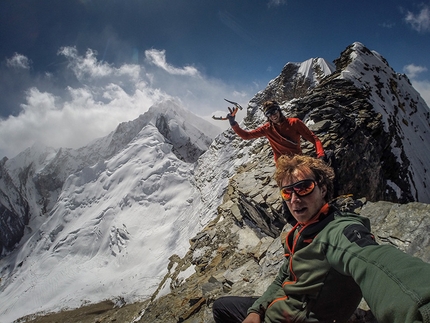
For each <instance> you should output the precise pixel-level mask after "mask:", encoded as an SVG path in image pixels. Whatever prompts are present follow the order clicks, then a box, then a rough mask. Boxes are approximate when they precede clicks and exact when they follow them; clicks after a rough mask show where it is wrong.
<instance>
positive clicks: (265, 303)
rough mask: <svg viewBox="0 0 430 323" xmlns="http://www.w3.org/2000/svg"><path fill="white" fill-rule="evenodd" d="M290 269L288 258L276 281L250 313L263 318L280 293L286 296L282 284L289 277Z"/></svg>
mask: <svg viewBox="0 0 430 323" xmlns="http://www.w3.org/2000/svg"><path fill="white" fill-rule="evenodd" d="M288 273H289V269H288V258H287V259H286V260H285V261H284V263H283V264H282V266H281V268H279V271H278V275H277V276H276V278H275V280H274V281H273V282H272V283H271V284H270V285H269V287H267V289H266V291H265V292H264V293H263V295H262V296H261V297H260V298H258V299H257V300H256V301H255V302H254V304H252V306H251V307H250V308H249V309H248V314H249V313H258V314H260V316H261V317H264V313H265V312H266V309H267V308H268V307H269V305H270V304H271V303H272V302H273V301H274V300H275V299H276V298H277V295H278V294H279V293H282V294H283V295H285V293H284V291H283V289H282V284H283V282H284V281H285V279H286V278H287V277H288Z"/></svg>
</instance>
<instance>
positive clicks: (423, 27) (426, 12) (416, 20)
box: [405, 6, 430, 32]
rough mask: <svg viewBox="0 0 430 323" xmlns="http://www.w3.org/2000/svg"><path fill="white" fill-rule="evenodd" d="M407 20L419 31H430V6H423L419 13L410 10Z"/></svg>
mask: <svg viewBox="0 0 430 323" xmlns="http://www.w3.org/2000/svg"><path fill="white" fill-rule="evenodd" d="M405 20H406V22H407V23H408V24H410V25H411V26H412V28H413V29H415V30H416V31H418V32H429V31H430V8H429V7H428V6H423V8H422V9H421V11H420V12H419V13H418V14H416V15H415V14H413V13H412V12H410V11H408V13H407V14H406V17H405Z"/></svg>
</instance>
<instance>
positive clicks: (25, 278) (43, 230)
mask: <svg viewBox="0 0 430 323" xmlns="http://www.w3.org/2000/svg"><path fill="white" fill-rule="evenodd" d="M217 133H218V129H216V127H214V126H212V125H211V124H210V123H208V122H206V121H204V120H202V119H200V118H199V117H197V116H195V115H194V114H192V113H190V112H189V111H188V110H186V109H184V108H182V107H180V106H179V105H178V104H176V103H174V102H171V101H168V102H163V103H161V104H159V105H157V106H154V107H151V108H150V109H149V111H148V112H147V113H145V114H144V115H142V116H141V117H139V118H138V119H136V120H133V121H131V122H128V123H123V124H120V125H119V126H118V128H117V129H116V130H115V131H114V132H112V133H111V134H110V135H109V136H107V137H106V138H101V139H99V140H96V141H94V142H92V143H90V144H89V145H88V146H86V147H83V148H81V149H79V150H76V151H75V150H64V149H60V150H59V151H55V150H53V149H51V148H46V147H42V146H40V145H39V146H34V147H32V148H29V149H28V150H26V151H25V152H23V153H21V154H19V155H18V156H16V157H15V158H13V159H10V160H8V161H6V162H5V164H4V166H3V169H4V170H7V172H8V174H11V178H12V179H11V181H12V182H13V183H15V186H16V187H20V188H23V187H24V188H25V190H24V192H23V195H25V197H26V199H28V202H29V204H30V205H31V207H30V209H31V212H29V214H31V217H30V221H29V223H28V224H27V225H26V227H25V233H24V236H23V238H22V239H21V242H20V243H19V244H18V245H17V246H16V247H15V249H14V251H13V252H11V253H10V254H8V255H7V256H6V257H4V258H3V259H1V260H0V264H1V267H0V268H1V272H0V273H1V274H0V275H1V278H2V280H1V298H2V301H1V303H2V309H1V314H0V317H1V319H0V321H1V322H10V321H12V320H13V319H16V318H18V317H19V316H22V315H24V314H29V313H33V312H37V311H41V310H53V309H55V308H58V306H60V307H62V306H67V307H75V306H79V305H81V304H82V303H83V302H97V301H100V300H103V299H116V298H119V297H123V298H124V299H126V300H128V301H132V300H136V299H141V298H145V297H147V296H148V295H150V293H152V292H153V289H154V288H155V286H157V285H158V283H159V280H160V277H162V276H163V274H164V273H165V271H166V262H167V261H168V258H169V256H170V255H171V254H173V253H179V254H181V253H183V252H185V250H186V248H188V239H189V237H191V236H193V235H194V234H195V233H196V232H198V230H199V229H201V227H202V226H203V225H205V224H206V223H207V221H209V219H210V217H211V215H210V214H207V215H206V214H203V215H202V214H201V213H200V212H199V208H198V205H199V203H200V192H199V191H198V187H197V186H196V185H194V184H193V181H194V180H193V172H194V162H195V161H196V160H197V158H198V157H199V156H200V154H201V153H202V152H203V151H205V150H206V149H207V148H208V146H209V144H210V143H211V142H212V140H213V138H214V136H215V134H217ZM23 174H25V175H26V176H28V178H27V179H26V181H25V183H26V184H27V185H23V182H22V178H23V176H24V175H23ZM67 174H68V175H67ZM3 178H4V177H2V179H3ZM41 178H44V180H41ZM32 179H33V180H32ZM49 180H51V181H53V182H59V183H60V182H61V181H63V184H62V185H61V186H60V185H53V184H50V185H48V184H46V185H45V186H44V187H42V186H43V185H42V184H40V182H43V183H45V182H49ZM41 187H42V188H41ZM18 191H19V190H18ZM47 200H49V201H50V202H46V201H47ZM17 201H18V202H20V200H17ZM45 209H47V210H49V212H44V210H45ZM205 215H206V216H205ZM23 221H24V220H23ZM4 224H5V223H4V222H3V225H4ZM23 304H25V306H23Z"/></svg>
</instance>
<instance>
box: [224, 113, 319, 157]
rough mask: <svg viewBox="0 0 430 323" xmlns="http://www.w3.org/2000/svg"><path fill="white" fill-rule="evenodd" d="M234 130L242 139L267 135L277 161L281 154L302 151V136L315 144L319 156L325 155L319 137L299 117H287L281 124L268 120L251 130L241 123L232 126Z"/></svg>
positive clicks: (294, 153) (299, 152)
mask: <svg viewBox="0 0 430 323" xmlns="http://www.w3.org/2000/svg"><path fill="white" fill-rule="evenodd" d="M232 128H233V130H234V132H235V133H236V134H237V135H238V136H239V137H241V138H242V139H245V140H247V139H255V138H260V137H266V138H267V139H269V143H270V145H271V146H272V149H273V154H274V158H275V162H276V161H277V160H278V158H279V157H280V156H281V155H299V154H301V153H302V148H301V147H300V137H303V138H304V139H306V140H307V141H309V142H311V143H313V144H314V146H315V150H316V153H317V157H322V156H324V148H323V146H322V143H321V141H320V140H319V139H318V137H317V136H316V135H315V134H314V133H313V132H312V131H310V130H309V128H308V127H306V125H305V124H304V123H303V122H302V121H301V120H300V119H298V118H285V120H284V121H282V122H281V123H280V124H279V125H278V124H273V123H272V122H267V123H265V124H264V125H262V126H260V127H258V128H256V129H254V130H250V131H246V130H243V129H242V128H240V126H239V124H238V123H236V124H235V125H234V126H232Z"/></svg>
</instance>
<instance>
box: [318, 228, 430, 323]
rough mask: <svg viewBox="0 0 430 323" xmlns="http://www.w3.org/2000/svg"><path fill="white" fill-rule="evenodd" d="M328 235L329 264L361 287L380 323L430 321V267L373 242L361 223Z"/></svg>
mask: <svg viewBox="0 0 430 323" xmlns="http://www.w3.org/2000/svg"><path fill="white" fill-rule="evenodd" d="M326 236H327V237H328V238H327V243H326V245H325V252H326V256H327V259H328V261H329V262H330V264H331V265H332V267H333V268H334V269H336V270H337V271H338V272H340V273H341V274H344V275H348V276H351V277H352V278H353V279H354V280H355V282H356V283H357V284H358V285H359V286H360V289H361V291H362V293H363V297H364V299H365V300H366V302H367V304H368V305H369V307H370V309H371V311H372V313H373V314H374V315H375V317H376V319H377V321H378V322H379V323H412V322H430V305H429V302H430V264H428V263H425V262H424V261H422V260H421V259H419V258H416V257H412V256H410V255H408V254H406V253H404V252H402V251H400V250H399V249H397V248H395V247H393V246H390V245H378V244H377V243H376V242H372V235H371V233H370V231H369V230H368V229H367V228H366V227H365V226H364V225H362V224H359V223H355V224H354V223H352V224H351V222H349V223H348V222H344V223H340V225H337V226H335V227H332V228H331V229H330V230H329V232H328V233H327V235H326Z"/></svg>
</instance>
